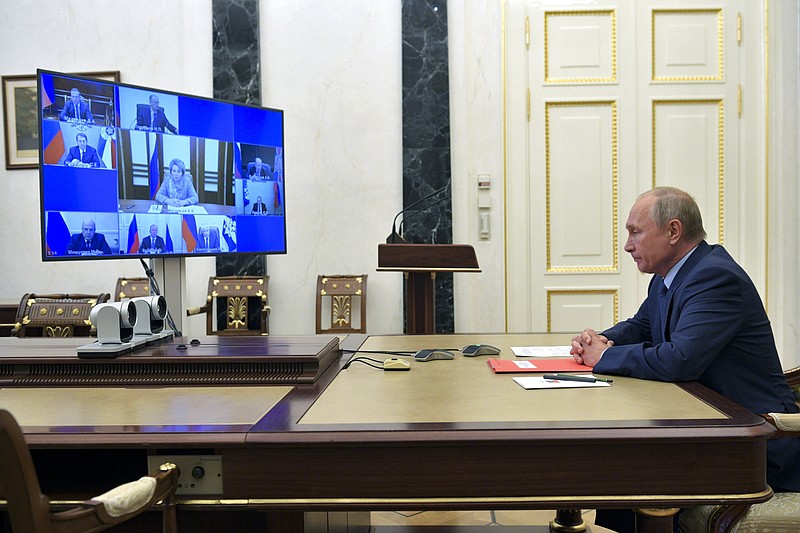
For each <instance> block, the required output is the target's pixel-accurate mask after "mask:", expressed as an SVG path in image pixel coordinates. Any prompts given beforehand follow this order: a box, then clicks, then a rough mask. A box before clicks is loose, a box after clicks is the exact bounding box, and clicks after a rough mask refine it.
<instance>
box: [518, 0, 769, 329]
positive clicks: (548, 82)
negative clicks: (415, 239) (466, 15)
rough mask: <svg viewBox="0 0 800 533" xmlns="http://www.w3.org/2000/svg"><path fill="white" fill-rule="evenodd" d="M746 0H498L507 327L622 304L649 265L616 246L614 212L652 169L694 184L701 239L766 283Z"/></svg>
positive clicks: (641, 292) (657, 175) (629, 302)
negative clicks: (502, 4) (503, 2)
mask: <svg viewBox="0 0 800 533" xmlns="http://www.w3.org/2000/svg"><path fill="white" fill-rule="evenodd" d="M748 4H749V5H748V6H745V2H743V1H741V0H728V1H720V0H716V1H713V0H712V1H710V2H702V3H698V2H692V1H686V0H684V1H676V0H667V1H663V0H661V1H658V2H654V1H650V0H644V1H643V0H636V1H634V0H620V1H617V2H611V1H604V0H598V1H590V2H576V3H566V2H557V1H549V2H548V1H532V0H510V1H509V2H508V4H507V6H506V9H507V11H506V32H505V34H506V41H505V42H506V65H505V68H506V82H505V84H506V98H507V112H506V157H507V159H506V177H507V180H506V206H507V210H506V217H507V223H506V228H507V244H506V258H507V265H508V267H507V278H506V279H507V295H508V302H507V309H508V330H509V331H511V332H524V331H563V332H573V331H579V330H580V329H582V328H584V327H594V328H604V327H608V326H609V325H611V324H613V323H615V322H616V321H618V320H620V319H624V318H627V317H628V316H630V315H632V314H633V313H634V312H635V311H636V309H637V308H638V306H639V304H640V303H641V301H642V300H643V299H644V297H645V294H646V287H647V281H648V280H649V277H650V276H649V275H645V274H641V273H639V272H638V270H637V269H636V265H635V264H634V262H633V261H632V260H631V259H630V256H629V255H628V254H627V253H626V252H625V251H624V250H623V246H624V244H625V239H626V237H627V232H626V230H625V220H626V218H627V216H628V210H629V208H630V206H631V205H632V204H633V202H634V201H635V199H636V197H637V196H638V194H640V193H641V192H644V191H646V190H648V189H650V188H652V187H654V186H657V185H671V186H676V187H680V188H682V189H684V190H686V191H688V192H690V193H691V194H692V195H693V196H694V197H695V198H696V200H697V201H698V203H699V205H700V208H701V211H702V214H703V219H704V225H705V229H706V232H707V233H708V241H709V242H710V243H722V244H724V245H725V246H726V248H727V249H728V250H729V251H730V252H731V254H732V255H733V256H734V257H735V258H737V260H739V262H740V263H742V264H743V266H745V268H746V269H747V270H748V272H749V273H750V275H751V276H752V277H753V279H754V280H755V281H756V284H757V285H759V286H760V285H761V284H762V283H763V279H764V277H765V273H764V271H765V266H764V261H765V242H764V241H765V237H764V236H765V229H764V228H765V224H766V223H765V215H764V204H765V193H764V188H765V187H764V183H763V178H761V177H760V176H762V175H763V172H762V170H761V169H762V168H763V160H762V158H761V156H760V155H759V154H760V153H762V152H763V149H762V148H761V147H762V142H761V141H760V139H761V138H762V137H763V133H762V128H763V126H762V124H761V119H760V118H759V117H760V114H759V110H758V107H759V102H760V101H761V97H760V94H761V92H762V88H761V84H762V83H763V80H762V78H761V77H760V76H759V72H760V67H759V59H758V57H759V56H758V54H759V50H760V46H759V43H760V42H761V41H760V36H759V33H760V28H758V27H757V26H758V24H755V23H750V24H748V19H753V18H757V16H754V15H752V13H750V12H745V9H750V10H757V9H758V6H759V4H760V2H749V3H748ZM756 14H757V11H756ZM748 44H749V47H748ZM762 294H763V293H762Z"/></svg>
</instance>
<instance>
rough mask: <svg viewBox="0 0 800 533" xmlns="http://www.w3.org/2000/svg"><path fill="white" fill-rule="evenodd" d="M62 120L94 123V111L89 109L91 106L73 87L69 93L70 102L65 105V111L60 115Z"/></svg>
mask: <svg viewBox="0 0 800 533" xmlns="http://www.w3.org/2000/svg"><path fill="white" fill-rule="evenodd" d="M58 118H59V119H61V120H85V121H86V122H94V117H93V116H92V110H91V109H89V104H87V103H86V102H84V101H83V98H82V97H81V92H80V91H79V90H78V89H77V88H76V87H73V88H72V90H71V91H70V92H69V100H67V103H66V104H64V109H62V110H61V114H59V115H58Z"/></svg>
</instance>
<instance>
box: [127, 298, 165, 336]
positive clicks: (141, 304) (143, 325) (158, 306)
mask: <svg viewBox="0 0 800 533" xmlns="http://www.w3.org/2000/svg"><path fill="white" fill-rule="evenodd" d="M131 301H132V302H133V304H134V305H135V306H136V317H137V318H136V325H135V326H134V327H133V334H134V341H136V340H139V339H142V340H144V341H145V342H147V344H152V343H154V342H157V341H160V340H164V339H171V338H172V337H173V332H172V331H171V330H166V331H165V330H164V322H165V321H166V319H167V315H168V314H169V312H168V311H167V299H166V298H164V297H163V296H161V295H158V296H142V297H139V298H134V299H133V300H131Z"/></svg>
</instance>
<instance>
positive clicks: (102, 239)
mask: <svg viewBox="0 0 800 533" xmlns="http://www.w3.org/2000/svg"><path fill="white" fill-rule="evenodd" d="M98 250H99V251H100V252H102V253H103V254H104V255H109V254H111V247H110V246H109V245H108V242H107V241H106V236H105V235H103V234H102V233H95V234H94V237H92V240H91V241H90V242H89V246H88V247H87V246H86V241H85V240H84V238H83V234H81V233H76V234H73V235H72V237H71V238H70V240H69V244H68V245H67V253H69V252H73V253H77V254H80V253H82V252H96V251H98Z"/></svg>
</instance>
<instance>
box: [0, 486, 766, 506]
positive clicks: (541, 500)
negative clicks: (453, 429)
mask: <svg viewBox="0 0 800 533" xmlns="http://www.w3.org/2000/svg"><path fill="white" fill-rule="evenodd" d="M771 496H772V489H766V490H763V491H760V492H750V493H741V494H699V495H698V494H650V495H642V494H619V495H611V496H609V495H597V496H578V495H563V496H493V497H477V498H474V497H450V498H248V499H244V498H240V499H231V498H227V499H221V498H209V499H202V498H197V499H192V498H186V499H183V498H181V497H180V496H178V497H177V498H176V500H177V504H178V506H193V505H196V506H225V505H230V506H234V505H250V506H258V507H281V506H288V507H303V506H306V505H308V504H315V505H335V506H341V507H342V509H347V508H348V507H350V506H353V505H378V506H382V505H384V504H389V505H406V504H410V505H415V504H420V506H421V507H423V508H424V506H425V505H424V504H434V505H442V504H483V503H490V504H499V503H503V504H514V505H520V504H522V505H524V504H532V505H534V504H542V505H548V504H551V503H553V504H563V503H564V502H565V501H568V502H576V503H579V502H580V503H584V502H585V503H604V502H605V503H613V502H637V503H638V502H642V503H647V504H651V502H664V501H666V502H670V503H673V504H678V503H680V504H686V505H680V507H687V506H693V505H703V504H706V503H707V504H711V503H715V502H719V501H723V502H729V503H758V502H763V501H766V500H768V499H769V498H770V497H771ZM0 502H2V500H0ZM51 503H52V504H54V505H61V504H65V503H81V502H77V501H75V502H72V501H64V500H58V501H56V500H53V501H52V502H51ZM576 507H581V506H576ZM587 507H593V506H587Z"/></svg>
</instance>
